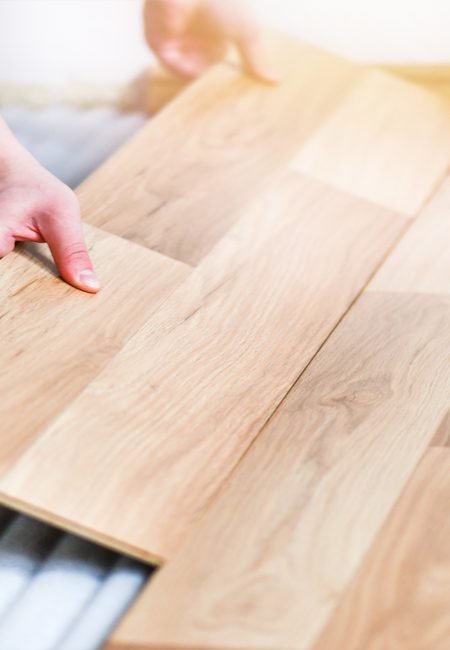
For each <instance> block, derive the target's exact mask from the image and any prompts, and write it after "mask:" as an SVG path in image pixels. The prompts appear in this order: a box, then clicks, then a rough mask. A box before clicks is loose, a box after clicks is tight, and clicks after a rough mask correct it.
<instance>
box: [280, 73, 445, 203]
mask: <svg viewBox="0 0 450 650" xmlns="http://www.w3.org/2000/svg"><path fill="white" fill-rule="evenodd" d="M449 107H450V103H449V102H448V101H443V99H442V98H440V97H438V96H437V95H433V94H432V93H429V92H426V91H425V90H422V89H421V88H419V87H418V86H415V85H414V84H410V83H408V82H406V81H402V80H400V79H396V78H395V77H392V76H389V75H386V74H384V73H383V72H380V71H373V72H370V73H368V74H367V76H366V78H365V79H364V80H363V81H362V82H361V83H360V84H358V85H356V87H355V89H354V90H353V91H352V92H351V93H350V94H349V95H348V96H347V97H346V98H345V99H344V100H342V102H341V104H340V105H339V107H338V108H337V109H336V110H335V111H333V112H332V114H331V116H330V117H329V119H328V120H326V121H325V123H324V125H323V126H322V127H321V128H320V129H318V130H317V131H316V132H314V133H313V134H312V135H311V137H310V138H309V140H308V142H307V143H306V145H305V146H304V147H303V148H302V150H301V152H300V154H299V156H298V158H297V159H296V160H295V161H294V163H293V167H294V169H297V170H299V171H301V172H303V173H306V174H311V175H312V176H314V177H316V178H319V179H321V180H323V181H325V182H327V183H330V184H331V185H333V186H335V187H338V188H341V189H344V190H347V191H350V192H354V193H355V194H357V195H359V196H362V197H364V198H365V199H367V200H372V201H374V202H376V203H379V204H381V205H384V206H386V207H388V208H391V209H393V210H397V211H398V212H402V213H403V214H409V215H414V214H415V213H416V212H417V211H418V210H419V209H420V208H421V207H422V204H423V203H424V201H425V200H426V199H427V198H428V197H429V196H430V195H431V193H432V191H433V190H434V189H435V187H436V185H437V183H438V182H439V181H440V180H442V178H443V177H444V175H445V173H446V171H447V169H448V166H449V156H448V152H449V150H450V123H449V111H450V108H449ZM369 116H370V119H368V117H369Z"/></svg>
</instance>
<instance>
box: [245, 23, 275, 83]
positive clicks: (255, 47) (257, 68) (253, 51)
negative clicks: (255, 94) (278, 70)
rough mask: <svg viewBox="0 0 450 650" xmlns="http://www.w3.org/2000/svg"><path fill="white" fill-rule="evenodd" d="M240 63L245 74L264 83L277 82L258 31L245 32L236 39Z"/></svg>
mask: <svg viewBox="0 0 450 650" xmlns="http://www.w3.org/2000/svg"><path fill="white" fill-rule="evenodd" d="M236 46H237V48H238V50H239V54H240V55H241V59H242V65H243V67H244V70H245V72H246V73H247V74H249V75H250V76H252V77H255V78H256V79H259V80H260V81H264V82H266V83H271V84H274V83H277V82H278V77H277V75H276V74H275V72H274V70H273V69H272V66H271V65H270V64H269V62H268V61H267V57H266V54H265V52H264V48H263V44H262V40H261V36H260V34H259V33H255V32H251V33H246V34H245V35H243V36H241V37H240V38H239V39H237V40H236Z"/></svg>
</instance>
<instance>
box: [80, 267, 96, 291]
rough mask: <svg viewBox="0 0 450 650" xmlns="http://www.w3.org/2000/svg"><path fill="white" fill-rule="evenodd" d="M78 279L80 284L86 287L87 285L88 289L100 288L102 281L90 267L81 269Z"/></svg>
mask: <svg viewBox="0 0 450 650" xmlns="http://www.w3.org/2000/svg"><path fill="white" fill-rule="evenodd" d="M78 280H79V282H80V284H82V285H83V286H84V287H87V288H88V289H100V282H99V280H98V278H97V276H96V275H95V273H94V271H91V270H90V269H86V270H85V271H81V273H80V274H79V275H78Z"/></svg>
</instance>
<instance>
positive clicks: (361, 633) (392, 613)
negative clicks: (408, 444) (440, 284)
mask: <svg viewBox="0 0 450 650" xmlns="http://www.w3.org/2000/svg"><path fill="white" fill-rule="evenodd" d="M449 540H450V449H448V448H446V449H444V448H440V449H437V448H434V449H429V450H428V451H427V452H426V453H425V456H424V458H423V460H422V461H421V463H420V464H419V466H418V468H417V470H416V471H415V472H414V474H413V476H412V478H411V481H410V482H409V484H408V485H407V487H406V489H405V490H404V492H403V493H402V495H401V498H400V500H399V502H398V504H397V505H396V507H395V508H394V510H393V512H392V513H391V515H390V517H389V520H388V522H387V523H386V525H385V526H384V528H383V530H382V531H381V533H380V535H379V536H378V537H377V539H376V540H375V543H374V544H373V546H372V548H371V550H370V552H369V554H368V556H367V558H366V560H365V561H364V563H363V564H362V566H361V570H360V571H359V573H358V575H357V577H356V579H355V580H354V581H353V583H352V584H351V586H350V587H349V589H348V590H347V592H346V594H345V596H344V598H343V600H342V602H341V604H340V606H339V607H338V609H337V611H336V612H335V615H334V616H333V617H332V619H331V622H330V624H329V625H328V626H327V629H326V631H325V633H324V634H323V636H322V637H321V639H320V640H319V642H318V643H317V645H316V646H315V647H314V650H335V649H336V648H345V649H346V650H381V649H382V648H383V649H384V648H389V650H431V648H432V649H433V650H448V646H449V639H450V618H449V615H448V610H449V606H450V545H449Z"/></svg>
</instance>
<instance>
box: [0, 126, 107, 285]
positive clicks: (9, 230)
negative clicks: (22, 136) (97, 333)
mask: <svg viewBox="0 0 450 650" xmlns="http://www.w3.org/2000/svg"><path fill="white" fill-rule="evenodd" d="M16 241H32V242H41V243H42V242H47V244H48V245H49V248H50V250H51V252H52V255H53V258H54V260H55V263H56V266H57V267H58V270H59V272H60V274H61V276H62V277H63V278H64V280H66V282H68V283H69V284H71V285H73V286H74V287H76V288H77V289H81V290H83V291H87V292H89V293H97V291H98V290H99V289H100V284H99V281H98V279H97V276H96V275H95V272H94V270H93V266H92V262H91V261H90V259H89V255H88V252H87V249H86V244H85V242H84V237H83V232H82V227H81V220H80V208H79V205H78V200H77V198H76V196H75V194H74V193H73V192H72V190H70V189H69V188H68V187H67V186H66V185H64V184H63V183H62V182H61V181H59V180H58V179H57V178H55V177H54V176H52V174H50V172H48V171H47V170H46V169H44V168H43V167H41V165H40V164H39V163H38V162H37V161H36V160H35V159H34V158H33V157H32V156H31V155H30V154H29V153H28V152H27V151H26V150H25V149H23V148H22V147H21V145H19V143H18V142H17V141H16V140H15V139H14V137H13V136H12V134H11V132H10V131H9V130H8V129H7V127H6V125H5V124H4V122H2V121H1V120H0V258H1V257H4V256H5V255H7V254H8V253H10V252H11V251H12V250H13V249H14V245H15V242H16ZM0 274H1V264H0Z"/></svg>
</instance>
